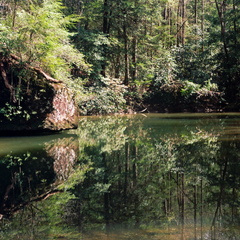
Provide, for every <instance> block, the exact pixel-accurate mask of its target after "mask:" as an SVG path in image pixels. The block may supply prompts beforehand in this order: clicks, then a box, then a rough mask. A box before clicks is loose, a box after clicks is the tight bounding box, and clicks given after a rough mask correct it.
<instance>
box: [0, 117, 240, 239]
mask: <svg viewBox="0 0 240 240" xmlns="http://www.w3.org/2000/svg"><path fill="white" fill-rule="evenodd" d="M239 172H240V114H238V113H228V114H136V115H124V116H119V115H117V116H104V117H103V116H102V117H81V118H80V119H79V127H78V129H75V130H71V131H64V132H61V133H58V134H54V135H43V136H25V137H1V138H0V219H1V220H0V239H26V240H27V239H84V240H85V239H86V240H94V239H103V240H130V239H131V240H141V239H142V240H145V239H150V240H151V239H152V240H171V239H174V240H176V239H182V240H193V239H195V240H200V239H201V240H205V239H209V240H210V239H211V240H213V239H214V240H223V239H224V240H233V239H234V240H236V239H240V215H239V212H240V188H239V187H240V174H239Z"/></svg>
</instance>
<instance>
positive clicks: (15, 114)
mask: <svg viewBox="0 0 240 240" xmlns="http://www.w3.org/2000/svg"><path fill="white" fill-rule="evenodd" d="M36 113H37V112H28V111H27V110H23V108H22V106H14V105H11V104H9V103H6V104H5V107H3V108H1V109H0V115H3V116H4V118H7V119H8V120H9V121H12V120H14V119H16V118H18V119H25V120H27V121H28V120H30V118H31V116H33V115H35V114H36Z"/></svg>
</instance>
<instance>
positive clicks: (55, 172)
mask: <svg viewBox="0 0 240 240" xmlns="http://www.w3.org/2000/svg"><path fill="white" fill-rule="evenodd" d="M77 143H78V142H77V141H75V139H74V138H73V137H70V138H62V139H57V140H52V141H48V142H45V144H43V145H45V148H43V147H42V148H41V147H40V148H39V149H31V148H30V149H29V150H27V151H26V152H23V153H16V154H12V155H11V154H8V155H6V156H4V157H2V158H1V159H0V166H1V167H0V182H1V188H0V214H11V213H12V212H14V211H17V210H19V209H21V208H23V207H25V206H26V205H27V204H30V203H31V202H34V201H40V200H42V199H44V198H46V197H47V196H49V195H51V194H52V193H54V192H58V191H57V190H56V189H55V187H54V182H55V181H56V180H64V179H66V178H67V177H68V176H69V175H70V173H71V172H72V171H73V165H74V163H75V161H76V159H77V154H78V145H77ZM43 145H42V146H43ZM56 177H57V178H56Z"/></svg>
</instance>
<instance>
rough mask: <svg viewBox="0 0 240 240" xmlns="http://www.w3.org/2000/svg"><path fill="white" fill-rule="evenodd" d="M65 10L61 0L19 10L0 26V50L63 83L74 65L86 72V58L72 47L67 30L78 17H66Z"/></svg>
mask: <svg viewBox="0 0 240 240" xmlns="http://www.w3.org/2000/svg"><path fill="white" fill-rule="evenodd" d="M62 8H63V7H62V5H61V3H60V1H58V0H55V1H49V0H44V1H43V2H42V4H40V5H38V4H34V3H32V4H30V5H29V8H28V9H24V8H19V9H17V11H16V13H15V16H12V15H10V16H9V18H8V19H6V20H5V21H3V22H2V24H1V35H0V38H1V41H0V42H1V43H3V44H2V45H1V46H0V47H1V49H0V51H7V52H8V53H13V54H15V55H17V56H19V57H20V58H21V60H22V61H25V62H28V63H30V64H31V65H33V66H36V67H41V68H42V69H43V70H45V71H47V72H48V73H49V74H51V75H52V76H54V77H56V78H59V79H61V80H66V79H67V77H69V73H68V72H69V68H70V67H71V66H72V64H74V65H76V66H77V67H78V68H80V69H86V68H87V65H86V64H85V62H84V60H83V55H82V54H81V53H79V52H78V51H77V50H76V49H75V48H74V47H73V45H72V44H71V42H70V36H71V34H70V33H69V32H68V30H67V27H68V26H69V25H72V24H73V23H74V22H76V21H77V20H78V18H76V17H75V16H68V17H66V16H64V14H63V13H62ZM12 17H14V19H15V22H14V26H11V22H10V20H11V18H12Z"/></svg>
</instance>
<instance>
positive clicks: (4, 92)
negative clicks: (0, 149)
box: [0, 56, 78, 134]
mask: <svg viewBox="0 0 240 240" xmlns="http://www.w3.org/2000/svg"><path fill="white" fill-rule="evenodd" d="M77 124H78V109H77V106H76V104H75V101H74V94H73V92H72V91H71V90H70V89H69V88H68V87H67V86H66V85H65V84H64V83H63V82H61V81H59V80H56V79H54V78H52V77H50V76H49V75H47V74H46V73H45V72H43V71H42V70H41V69H38V68H36V67H31V66H29V65H28V64H26V63H24V64H23V63H21V62H20V61H18V59H17V58H16V57H14V56H11V57H8V58H4V57H1V58H0V134H1V133H4V134H5V133H11V132H14V133H16V132H23V133H26V132H29V131H60V130H64V129H71V128H76V127H77Z"/></svg>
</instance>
